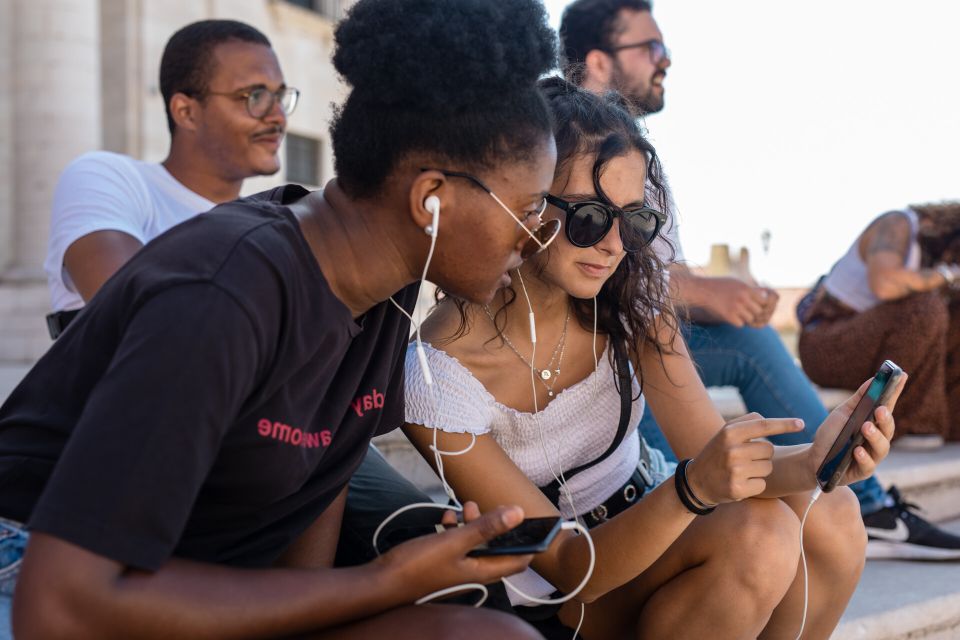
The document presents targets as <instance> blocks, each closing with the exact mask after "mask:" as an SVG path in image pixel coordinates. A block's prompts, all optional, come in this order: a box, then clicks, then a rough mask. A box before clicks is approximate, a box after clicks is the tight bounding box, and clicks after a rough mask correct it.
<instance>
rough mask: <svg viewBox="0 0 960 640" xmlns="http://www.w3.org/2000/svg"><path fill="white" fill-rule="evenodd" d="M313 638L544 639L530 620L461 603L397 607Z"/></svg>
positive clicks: (311, 638)
mask: <svg viewBox="0 0 960 640" xmlns="http://www.w3.org/2000/svg"><path fill="white" fill-rule="evenodd" d="M304 638H310V640H368V639H369V638H389V639H390V640H430V639H431V638H433V639H436V640H468V639H469V640H473V639H475V638H496V639H497V640H543V637H542V636H541V635H540V634H539V633H537V632H536V630H534V628H533V627H531V626H530V625H528V624H527V623H526V622H524V621H523V620H521V619H520V618H518V617H517V616H513V615H510V614H506V613H501V612H499V611H492V610H490V609H473V608H471V607H466V606H459V605H445V604H437V605H423V606H419V607H415V606H409V607H402V608H400V609H394V610H392V611H388V612H386V613H383V614H380V615H378V616H375V617H372V618H369V619H367V620H361V621H359V622H354V623H352V624H347V625H343V626H340V627H337V628H335V629H328V630H326V631H321V632H318V633H314V634H310V635H307V636H304Z"/></svg>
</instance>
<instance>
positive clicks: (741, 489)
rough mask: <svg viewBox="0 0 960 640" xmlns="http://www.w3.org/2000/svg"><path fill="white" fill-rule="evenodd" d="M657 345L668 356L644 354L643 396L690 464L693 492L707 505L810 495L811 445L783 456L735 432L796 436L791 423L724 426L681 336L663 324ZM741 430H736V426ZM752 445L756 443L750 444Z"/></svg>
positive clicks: (755, 420) (751, 418) (752, 417)
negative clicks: (736, 499)
mask: <svg viewBox="0 0 960 640" xmlns="http://www.w3.org/2000/svg"><path fill="white" fill-rule="evenodd" d="M657 331H658V334H657V336H658V339H659V340H660V342H661V343H666V344H670V345H671V347H670V350H671V351H672V353H665V354H664V356H663V361H662V362H661V360H660V356H659V355H658V354H657V353H656V351H655V350H654V349H652V348H647V349H645V350H644V355H643V360H642V361H641V363H640V368H641V371H643V376H644V388H643V392H644V396H645V397H646V399H647V402H648V403H649V404H650V409H651V411H652V412H653V414H654V416H655V417H656V419H657V423H658V424H659V425H660V428H661V429H662V430H663V433H664V435H665V436H666V438H667V441H668V442H669V443H670V446H671V448H672V449H673V450H674V451H675V452H676V453H677V456H678V457H679V458H680V459H684V458H693V459H694V461H693V463H691V466H690V469H689V471H688V476H689V478H690V483H691V486H693V488H694V492H695V493H696V494H697V495H698V496H699V497H700V498H702V499H704V500H706V501H708V502H714V503H717V502H725V501H726V500H727V498H729V497H730V496H731V495H734V494H737V495H740V496H741V497H746V496H759V497H765V498H771V497H779V496H782V495H788V494H791V493H799V492H802V491H808V490H811V489H813V487H814V486H815V485H814V477H813V474H812V473H810V472H809V464H808V458H807V455H806V452H807V450H808V449H809V445H801V446H796V447H790V448H789V451H788V452H781V451H780V449H781V448H780V447H775V446H773V445H772V444H770V443H769V442H766V441H762V440H760V439H759V438H756V437H755V436H754V437H751V438H750V439H749V441H745V440H743V439H742V437H741V435H742V434H739V433H734V434H732V435H731V434H728V433H725V432H727V431H730V430H731V428H732V427H737V428H736V429H734V431H735V432H740V431H745V430H750V431H756V432H757V433H760V432H762V434H761V435H763V436H767V435H773V434H777V433H790V432H793V431H797V430H798V428H799V427H797V426H796V424H795V423H794V420H792V419H764V418H763V417H762V416H759V415H757V414H748V415H746V416H743V417H741V418H738V419H737V420H734V421H731V422H730V423H728V424H726V425H724V421H723V417H722V416H721V415H720V414H719V412H718V411H717V409H716V407H714V405H713V402H712V401H711V400H710V396H709V395H708V394H707V390H706V388H705V387H704V386H703V382H702V381H701V380H700V376H699V375H698V374H697V371H696V368H695V367H694V365H693V362H692V361H691V359H690V356H689V353H688V352H687V348H686V345H685V344H684V342H683V339H682V337H681V336H679V335H675V336H671V335H670V331H669V329H667V328H666V327H665V326H664V325H663V324H662V323H660V325H659V326H658V327H657ZM737 425H740V426H737ZM754 440H755V441H754Z"/></svg>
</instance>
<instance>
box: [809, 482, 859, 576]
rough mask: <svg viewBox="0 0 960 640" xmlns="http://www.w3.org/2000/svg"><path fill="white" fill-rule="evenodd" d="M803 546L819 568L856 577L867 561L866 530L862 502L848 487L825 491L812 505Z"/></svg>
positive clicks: (834, 573)
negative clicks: (861, 509)
mask: <svg viewBox="0 0 960 640" xmlns="http://www.w3.org/2000/svg"><path fill="white" fill-rule="evenodd" d="M803 539H804V548H805V550H806V553H807V555H808V556H809V557H810V558H811V561H812V562H815V563H816V564H817V566H818V570H819V571H829V572H830V573H831V574H832V575H836V576H838V578H839V577H841V576H843V577H846V576H857V577H859V575H860V572H861V571H862V570H863V565H864V562H865V561H866V548H867V532H866V529H864V526H863V518H862V517H861V515H860V502H859V500H857V496H856V495H855V494H854V493H853V491H851V490H850V489H849V488H848V487H837V488H836V489H835V490H834V491H832V492H831V493H825V494H823V495H822V496H820V499H819V500H817V502H816V503H814V505H813V507H811V508H810V514H809V515H808V516H807V522H806V524H805V525H804V530H803Z"/></svg>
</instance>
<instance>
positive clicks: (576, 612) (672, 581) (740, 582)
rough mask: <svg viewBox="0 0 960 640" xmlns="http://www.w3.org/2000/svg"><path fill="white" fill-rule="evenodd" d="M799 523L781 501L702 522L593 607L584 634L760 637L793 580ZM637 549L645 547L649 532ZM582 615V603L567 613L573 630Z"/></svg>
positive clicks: (753, 503)
mask: <svg viewBox="0 0 960 640" xmlns="http://www.w3.org/2000/svg"><path fill="white" fill-rule="evenodd" d="M799 524H800V523H799V520H798V519H797V516H796V515H795V514H794V512H793V511H792V510H791V509H790V508H789V507H787V505H786V504H785V503H783V502H782V501H780V500H745V501H743V502H738V503H733V504H728V505H723V506H721V507H719V508H718V509H717V510H716V512H714V513H713V514H711V515H709V516H704V517H702V518H697V520H696V521H695V522H694V523H693V524H691V525H690V527H688V528H687V530H686V531H685V532H684V533H683V534H682V535H681V536H680V537H679V538H678V539H677V541H676V542H675V543H674V544H673V545H671V546H670V548H669V549H667V551H666V552H665V553H664V554H663V555H662V556H661V557H660V558H659V559H658V560H657V561H656V562H655V563H654V564H653V565H651V566H650V568H649V569H647V570H646V571H644V572H643V573H642V574H641V575H640V576H638V577H637V578H636V579H634V580H633V581H631V582H629V583H627V584H626V585H624V586H623V587H620V588H619V589H617V590H615V591H612V592H611V593H608V594H607V595H605V596H603V597H602V598H600V599H599V600H597V601H596V602H593V603H591V604H588V605H587V613H586V617H585V620H584V626H583V631H582V634H583V636H584V637H585V638H587V639H588V640H597V639H600V638H624V637H637V638H693V639H696V640H703V639H704V638H711V639H717V640H721V639H726V638H756V637H757V634H759V633H760V631H761V630H762V629H763V627H764V625H766V624H767V620H768V619H769V618H770V615H771V612H772V611H773V610H774V607H776V606H777V604H778V603H779V602H780V600H781V599H782V598H783V596H784V594H785V593H786V591H787V589H788V588H789V587H790V584H791V582H792V581H793V578H794V574H795V573H796V568H797V560H798V558H799V554H800V549H799V547H800V545H799ZM624 544H628V543H627V542H625V543H624ZM629 544H643V532H642V531H640V532H637V536H636V539H635V540H632V541H630V542H629ZM579 617H580V605H579V604H577V603H568V604H567V605H566V606H565V607H564V608H563V609H562V610H561V613H560V618H561V620H562V621H563V622H564V624H566V625H568V626H571V627H573V626H576V624H577V621H578V620H579Z"/></svg>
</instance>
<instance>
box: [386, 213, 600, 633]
mask: <svg viewBox="0 0 960 640" xmlns="http://www.w3.org/2000/svg"><path fill="white" fill-rule="evenodd" d="M423 206H424V208H425V209H426V210H427V211H428V212H430V214H431V215H432V220H431V222H430V224H428V225H427V226H426V227H424V233H426V234H427V235H428V236H430V249H429V251H428V252H427V259H426V262H425V263H424V265H423V272H422V274H421V276H420V285H419V287H418V293H417V299H419V292H420V290H422V289H423V283H424V282H425V281H426V278H427V271H428V269H429V268H430V262H431V260H432V259H433V252H434V249H435V248H436V244H437V234H438V232H439V228H440V198H439V197H437V196H436V195H431V196H429V197H427V198H426V199H425V200H424V202H423ZM516 273H517V275H518V277H519V278H520V283H521V286H522V287H523V293H524V297H525V298H526V301H527V308H528V309H529V314H530V315H529V318H530V340H531V343H532V344H533V355H532V356H531V359H530V362H531V365H530V367H531V368H530V374H531V379H530V380H531V383H532V384H533V385H534V386H533V391H534V396H533V402H534V416H535V420H536V422H537V427H538V430H539V432H540V443H541V446H542V447H543V453H544V457H545V458H546V460H547V464H548V465H549V466H550V472H551V474H552V475H553V476H554V479H556V480H557V482H558V483H559V484H560V487H561V495H565V496H566V497H567V500H568V501H569V502H570V505H571V508H572V509H573V513H574V514H576V513H577V510H576V509H575V508H574V506H573V500H572V496H571V495H570V492H569V490H568V489H567V487H566V480H565V479H564V478H563V471H562V470H561V471H560V474H559V477H558V475H557V473H556V471H555V469H554V464H553V461H551V460H550V456H549V455H548V454H547V449H546V445H545V442H544V439H543V427H542V425H541V423H540V418H539V415H538V406H537V397H536V386H535V378H534V376H535V371H534V368H533V364H532V363H533V356H535V355H536V344H537V328H536V322H535V318H534V313H533V306H532V305H531V303H530V297H529V296H528V295H527V289H526V286H525V285H524V284H523V277H522V276H521V275H520V271H519V270H517V272H516ZM390 302H392V303H393V305H394V306H395V307H396V308H397V309H399V310H400V312H401V313H402V314H403V315H405V316H406V317H407V318H408V319H409V320H410V324H411V325H412V326H413V327H414V330H415V333H416V343H417V346H416V352H417V361H418V362H419V364H420V373H421V375H422V376H423V381H424V383H426V385H427V386H428V387H429V388H431V389H432V388H434V385H433V376H432V375H431V373H430V365H429V364H428V362H427V354H426V352H425V351H424V349H423V341H422V339H421V337H420V323H419V322H416V321H415V320H414V318H413V316H412V315H411V314H410V313H408V312H407V310H406V309H404V308H403V307H402V306H401V305H400V304H398V303H397V301H396V300H394V299H393V297H392V296H391V297H390ZM594 307H596V300H594ZM594 328H596V318H594ZM594 365H595V366H596V365H597V357H596V331H594ZM437 393H438V394H439V397H438V403H440V404H442V401H443V392H442V390H441V389H440V388H439V387H437ZM437 431H438V430H437V428H436V427H434V428H433V444H432V445H431V446H430V450H431V451H433V455H434V463H435V466H436V469H437V474H438V475H439V476H440V482H441V483H442V485H443V489H444V491H445V492H446V494H447V495H448V496H449V497H450V499H451V500H452V501H453V503H454V504H453V505H441V504H437V503H433V502H420V503H415V504H409V505H406V506H404V507H401V508H400V509H397V510H396V511H394V512H393V513H391V514H390V515H389V516H387V517H386V518H385V519H384V520H383V522H381V523H380V525H379V526H378V527H377V528H376V530H375V531H374V533H373V540H372V545H373V548H374V551H375V552H376V553H377V555H379V554H380V549H379V547H378V545H377V542H378V540H379V538H380V534H381V532H382V531H383V529H384V528H385V527H386V526H387V524H389V523H390V522H392V521H393V520H394V519H395V518H396V517H398V516H399V515H400V514H402V513H405V512H407V511H411V510H413V509H421V508H430V509H442V510H453V511H458V512H462V511H463V505H462V504H461V503H460V501H459V500H458V499H457V497H456V493H455V492H454V490H453V488H452V487H451V486H450V485H449V483H448V482H447V480H446V477H445V476H444V473H443V456H458V455H463V454H465V453H467V452H469V451H470V450H471V449H472V448H473V446H474V445H475V444H476V442H477V437H476V435H475V434H470V435H471V440H470V444H469V445H468V446H467V447H466V448H464V449H462V450H460V451H445V450H442V449H440V448H439V446H438V443H437ZM575 517H576V516H575ZM561 528H562V529H567V530H576V531H579V532H580V533H582V534H583V535H584V536H586V540H587V546H588V548H589V551H590V562H589V565H588V568H587V573H586V575H585V576H584V578H583V580H582V581H581V582H580V584H579V585H577V587H576V588H575V589H574V590H573V591H571V592H570V593H568V594H566V595H564V596H562V597H560V598H556V599H550V600H547V599H543V598H537V597H534V596H531V595H528V594H526V593H523V591H521V590H520V589H519V588H517V587H516V586H514V585H513V584H511V583H510V582H509V581H508V580H507V579H506V578H501V582H503V584H504V586H506V587H507V588H508V589H510V590H512V591H514V592H515V593H517V594H518V595H520V596H521V597H523V598H526V599H527V600H529V601H530V602H534V603H537V604H560V603H563V602H566V601H568V600H571V599H572V598H574V597H575V596H576V595H577V594H578V593H580V591H582V590H583V588H584V587H585V586H586V584H587V582H588V581H589V580H590V577H591V576H592V575H593V569H594V566H595V564H596V549H595V548H594V544H593V540H592V538H591V536H590V532H589V531H588V530H587V528H586V527H585V526H583V524H581V523H580V522H578V521H576V520H573V521H570V522H564V523H562V525H561ZM470 589H475V590H478V591H480V592H481V598H480V599H479V600H478V601H477V602H476V603H474V605H473V606H474V607H479V606H481V605H482V604H483V603H484V602H485V601H486V599H487V595H488V591H487V588H486V587H485V586H484V585H482V584H479V583H468V584H462V585H455V586H452V587H448V588H446V589H441V590H439V591H435V592H433V593H431V594H428V595H426V596H424V597H422V598H420V599H419V600H417V601H416V602H415V604H425V603H427V602H430V601H432V600H434V599H436V598H440V597H443V596H447V595H450V594H453V593H457V592H459V591H465V590H470ZM584 611H585V609H584V606H583V604H582V603H581V605H580V623H579V624H578V625H577V629H576V631H575V632H574V637H576V635H577V633H579V631H580V626H581V625H582V624H583V616H584Z"/></svg>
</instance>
